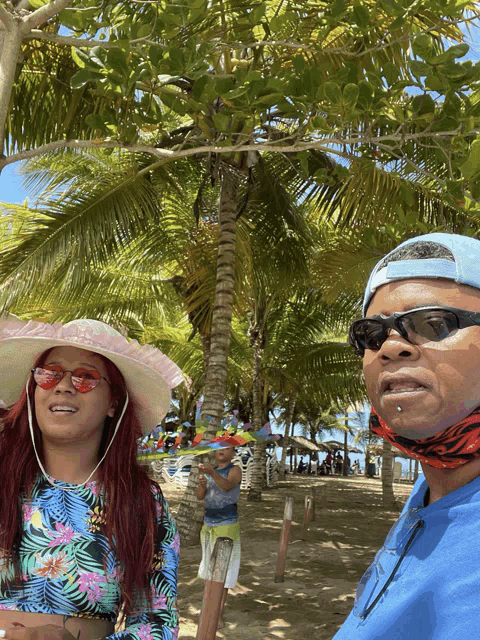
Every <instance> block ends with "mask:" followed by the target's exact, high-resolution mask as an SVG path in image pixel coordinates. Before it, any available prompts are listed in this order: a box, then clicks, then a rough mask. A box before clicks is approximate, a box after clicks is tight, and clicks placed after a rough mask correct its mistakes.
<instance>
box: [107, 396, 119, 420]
mask: <svg viewBox="0 0 480 640" xmlns="http://www.w3.org/2000/svg"><path fill="white" fill-rule="evenodd" d="M117 406H118V400H112V404H111V405H110V408H109V409H108V411H107V416H109V417H110V418H113V416H114V415H115V411H116V410H117Z"/></svg>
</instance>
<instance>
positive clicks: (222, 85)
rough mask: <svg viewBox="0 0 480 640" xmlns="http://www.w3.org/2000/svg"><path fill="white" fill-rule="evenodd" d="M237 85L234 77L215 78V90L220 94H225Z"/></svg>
mask: <svg viewBox="0 0 480 640" xmlns="http://www.w3.org/2000/svg"><path fill="white" fill-rule="evenodd" d="M234 86H235V80H234V79H233V78H215V91H216V93H217V94H218V95H219V96H223V95H225V94H226V93H228V92H229V91H231V90H232V89H233V88H234Z"/></svg>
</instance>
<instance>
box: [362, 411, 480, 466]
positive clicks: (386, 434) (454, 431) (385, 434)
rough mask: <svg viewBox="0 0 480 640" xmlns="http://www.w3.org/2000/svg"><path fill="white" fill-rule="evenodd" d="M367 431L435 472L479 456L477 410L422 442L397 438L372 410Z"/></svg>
mask: <svg viewBox="0 0 480 640" xmlns="http://www.w3.org/2000/svg"><path fill="white" fill-rule="evenodd" d="M370 429H371V430H372V432H373V433H374V434H375V435H377V436H380V437H382V438H384V439H385V440H388V442H391V443H392V444H393V445H394V446H395V447H397V448H398V449H400V450H401V451H404V452H405V453H407V454H408V455H409V456H411V457H412V458H414V459H416V460H419V461H420V462H424V463H425V464H429V465H430V466H431V467H435V468H436V469H455V468H456V467H461V466H462V464H466V463H467V462H471V461H472V460H475V459H476V458H478V457H479V456H480V407H477V408H476V409H475V410H474V411H472V413H471V414H470V415H469V416H467V417H466V418H464V419H463V420H460V421H459V422H457V423H456V424H452V426H451V427H447V428H446V429H444V430H443V431H440V432H439V433H436V434H435V435H434V436H431V437H430V438H424V439H423V440H409V439H408V438H404V437H403V436H400V435H398V433H395V432H394V431H393V430H392V429H391V428H390V427H389V426H388V424H387V423H386V422H385V421H384V420H382V418H380V416H379V415H378V414H377V412H376V411H375V409H373V408H372V412H371V414H370Z"/></svg>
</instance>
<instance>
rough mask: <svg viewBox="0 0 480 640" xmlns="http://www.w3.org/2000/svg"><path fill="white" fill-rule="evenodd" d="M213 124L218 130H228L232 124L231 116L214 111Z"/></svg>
mask: <svg viewBox="0 0 480 640" xmlns="http://www.w3.org/2000/svg"><path fill="white" fill-rule="evenodd" d="M212 120H213V124H214V125H215V128H216V129H218V131H222V132H227V131H229V129H230V126H231V118H230V117H229V116H227V115H225V114H224V113H214V114H213V116H212Z"/></svg>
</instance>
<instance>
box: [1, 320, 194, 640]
mask: <svg viewBox="0 0 480 640" xmlns="http://www.w3.org/2000/svg"><path fill="white" fill-rule="evenodd" d="M181 381H182V375H181V371H180V369H179V368H178V367H177V366H176V365H175V364H174V363H173V362H172V361H171V360H169V359H168V358H167V357H166V356H165V355H163V354H162V353H161V352H160V351H158V349H155V348H153V347H150V346H149V345H144V346H141V345H140V344H138V342H136V341H128V340H127V339H126V338H124V337H123V336H122V335H121V334H120V333H118V332H117V331H116V330H115V329H114V328H113V327H110V326H109V325H106V324H104V323H103V322H98V321H96V320H88V319H80V320H74V321H73V322H69V323H67V324H65V325H61V324H60V323H57V324H55V325H49V324H44V323H39V322H29V323H28V324H26V323H23V322H21V321H18V319H14V320H12V319H11V318H7V319H6V320H4V321H1V322H0V398H1V400H2V402H3V406H4V407H7V409H6V410H5V409H4V411H3V412H2V417H1V419H2V426H1V429H0V460H1V465H0V532H1V534H0V549H1V553H0V637H1V638H7V640H73V639H77V640H91V638H104V639H110V640H113V639H115V640H139V638H145V639H147V638H148V640H175V639H176V638H177V636H178V613H177V604H176V602H177V567H178V552H179V537H178V533H177V531H176V527H175V523H174V521H173V519H172V517H171V515H170V513H169V509H168V505H167V503H166V501H165V499H164V497H163V495H162V491H161V489H160V487H159V486H158V484H157V483H156V482H154V481H152V480H150V478H149V477H148V476H147V474H146V473H145V471H143V470H142V468H141V467H140V465H139V464H138V462H137V440H138V439H139V438H140V437H142V434H143V435H145V434H148V433H149V432H150V431H151V430H152V429H153V428H154V427H155V425H156V424H157V423H158V422H159V421H160V420H161V419H162V417H163V416H164V415H165V413H166V412H167V409H168V407H169V404H170V389H171V388H173V387H174V386H176V385H177V384H179V383H180V382H181ZM122 608H123V613H124V621H125V628H124V630H122V631H119V632H118V633H115V623H116V622H117V617H118V616H119V613H120V610H121V609H122ZM125 616H126V618H125Z"/></svg>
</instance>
